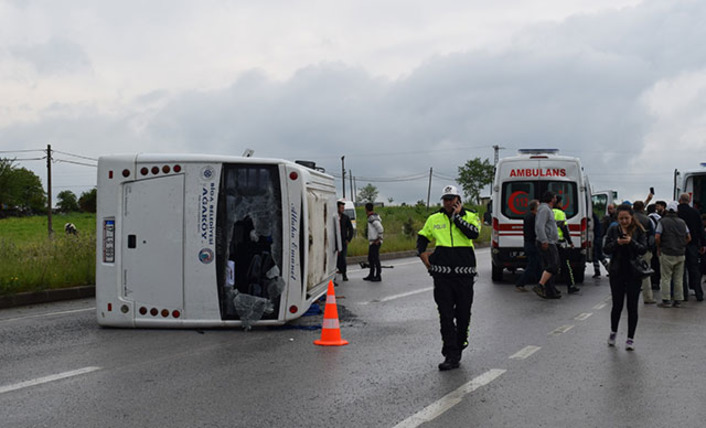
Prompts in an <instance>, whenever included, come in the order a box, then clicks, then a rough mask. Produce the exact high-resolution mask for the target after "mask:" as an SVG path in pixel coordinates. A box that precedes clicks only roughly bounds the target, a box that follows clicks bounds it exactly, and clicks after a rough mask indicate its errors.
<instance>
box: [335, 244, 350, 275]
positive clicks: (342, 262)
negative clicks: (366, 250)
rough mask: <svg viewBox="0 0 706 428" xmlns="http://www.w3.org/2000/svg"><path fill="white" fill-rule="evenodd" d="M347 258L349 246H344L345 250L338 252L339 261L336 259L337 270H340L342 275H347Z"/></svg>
mask: <svg viewBox="0 0 706 428" xmlns="http://www.w3.org/2000/svg"><path fill="white" fill-rule="evenodd" d="M346 257H348V245H344V246H343V249H342V250H341V251H339V252H338V259H336V269H338V271H339V272H341V274H343V275H344V276H345V275H346V268H347V266H346Z"/></svg>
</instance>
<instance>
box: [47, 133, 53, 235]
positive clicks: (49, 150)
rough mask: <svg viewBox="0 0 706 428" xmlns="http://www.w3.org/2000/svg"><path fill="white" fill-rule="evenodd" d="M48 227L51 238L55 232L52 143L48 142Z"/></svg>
mask: <svg viewBox="0 0 706 428" xmlns="http://www.w3.org/2000/svg"><path fill="white" fill-rule="evenodd" d="M47 199H48V201H47V206H48V209H47V229H48V232H49V238H51V237H52V235H53V234H54V230H53V229H52V224H51V223H52V218H51V206H52V201H51V144H47Z"/></svg>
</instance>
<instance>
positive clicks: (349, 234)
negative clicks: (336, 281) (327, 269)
mask: <svg viewBox="0 0 706 428" xmlns="http://www.w3.org/2000/svg"><path fill="white" fill-rule="evenodd" d="M336 205H337V208H338V224H339V227H340V228H341V249H340V250H339V252H338V260H337V261H336V267H337V268H338V271H339V272H340V273H341V276H342V277H343V280H344V281H348V276H347V275H346V271H347V265H346V257H347V256H348V244H350V242H351V240H352V239H353V233H354V230H353V223H351V219H350V217H348V215H346V214H345V213H344V212H343V210H344V209H345V208H346V202H345V201H344V200H343V199H339V200H338V202H337V203H336Z"/></svg>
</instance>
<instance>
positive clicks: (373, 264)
mask: <svg viewBox="0 0 706 428" xmlns="http://www.w3.org/2000/svg"><path fill="white" fill-rule="evenodd" d="M380 245H381V244H377V245H376V244H370V245H368V263H369V264H370V275H368V276H369V277H371V278H379V277H380V271H381V270H382V266H381V265H380Z"/></svg>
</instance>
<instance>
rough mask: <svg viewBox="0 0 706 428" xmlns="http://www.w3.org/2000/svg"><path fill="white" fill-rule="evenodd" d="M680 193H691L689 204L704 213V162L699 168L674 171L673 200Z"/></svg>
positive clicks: (705, 198)
mask: <svg viewBox="0 0 706 428" xmlns="http://www.w3.org/2000/svg"><path fill="white" fill-rule="evenodd" d="M682 193H688V194H690V195H691V205H692V206H693V207H694V208H696V209H697V210H699V213H701V214H705V213H706V162H702V163H701V168H700V169H693V170H689V171H684V172H679V171H678V170H675V171H674V200H675V201H676V200H679V195H681V194H682Z"/></svg>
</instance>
